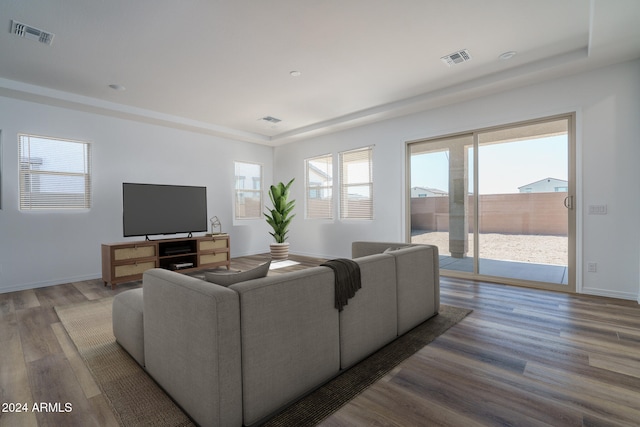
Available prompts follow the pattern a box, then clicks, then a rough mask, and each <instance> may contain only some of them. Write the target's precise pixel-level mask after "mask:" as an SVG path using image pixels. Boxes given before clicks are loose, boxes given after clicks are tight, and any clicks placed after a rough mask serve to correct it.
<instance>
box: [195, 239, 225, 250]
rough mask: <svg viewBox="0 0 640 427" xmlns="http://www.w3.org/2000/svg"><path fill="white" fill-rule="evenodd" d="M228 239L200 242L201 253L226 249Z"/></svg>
mask: <svg viewBox="0 0 640 427" xmlns="http://www.w3.org/2000/svg"><path fill="white" fill-rule="evenodd" d="M228 241H229V240H228V239H216V240H200V241H199V242H198V243H199V244H200V250H201V251H212V250H215V249H226V248H227V242H228Z"/></svg>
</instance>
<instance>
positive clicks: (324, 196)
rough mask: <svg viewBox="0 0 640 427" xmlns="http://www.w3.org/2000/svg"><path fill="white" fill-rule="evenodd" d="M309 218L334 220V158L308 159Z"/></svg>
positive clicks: (307, 210) (307, 207)
mask: <svg viewBox="0 0 640 427" xmlns="http://www.w3.org/2000/svg"><path fill="white" fill-rule="evenodd" d="M304 162H305V171H306V179H307V183H306V184H307V191H306V214H307V218H324V219H332V218H333V156H332V155H331V154H327V155H325V156H319V157H314V158H312V159H306V160H305V161H304Z"/></svg>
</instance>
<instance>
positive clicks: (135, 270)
mask: <svg viewBox="0 0 640 427" xmlns="http://www.w3.org/2000/svg"><path fill="white" fill-rule="evenodd" d="M155 267H156V262H155V261H145V262H137V263H135V264H123V265H116V266H115V267H114V276H115V277H116V278H119V277H127V276H135V275H138V274H142V273H144V272H145V271H147V270H150V269H152V268H155Z"/></svg>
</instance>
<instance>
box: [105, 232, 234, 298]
mask: <svg viewBox="0 0 640 427" xmlns="http://www.w3.org/2000/svg"><path fill="white" fill-rule="evenodd" d="M230 266H231V252H230V239H229V235H228V234H214V235H209V236H202V237H185V238H177V239H163V240H143V241H137V242H124V243H110V244H103V245H102V281H103V282H104V285H105V286H107V285H111V288H112V289H114V288H115V286H116V285H117V284H119V283H125V282H131V281H134V280H141V279H142V273H144V272H145V271H146V270H149V269H151V268H165V269H168V270H175V271H179V272H181V273H182V272H185V273H186V272H189V271H193V270H198V269H203V268H215V267H227V269H229V267H230Z"/></svg>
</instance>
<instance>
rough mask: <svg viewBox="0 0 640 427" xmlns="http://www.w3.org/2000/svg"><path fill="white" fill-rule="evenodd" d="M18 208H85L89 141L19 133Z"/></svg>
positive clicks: (88, 201) (88, 188) (88, 194)
mask: <svg viewBox="0 0 640 427" xmlns="http://www.w3.org/2000/svg"><path fill="white" fill-rule="evenodd" d="M18 145H19V147H18V152H19V158H20V209H21V210H37V209H88V208H89V207H90V206H91V172H90V159H91V155H90V153H91V145H90V144H89V143H86V142H79V141H70V140H64V139H56V138H47V137H41V136H34V135H18Z"/></svg>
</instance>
